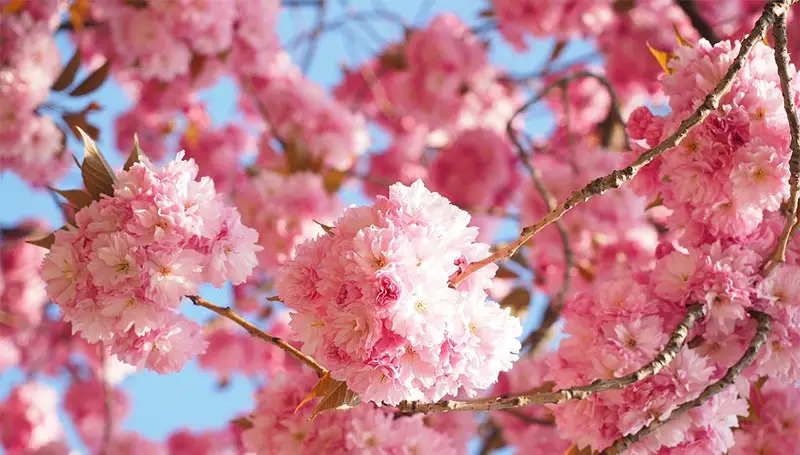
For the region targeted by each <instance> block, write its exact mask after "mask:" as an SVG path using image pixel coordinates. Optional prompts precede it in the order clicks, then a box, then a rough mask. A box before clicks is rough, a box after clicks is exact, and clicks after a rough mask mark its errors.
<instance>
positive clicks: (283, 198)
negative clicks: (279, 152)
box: [232, 170, 339, 274]
mask: <svg viewBox="0 0 800 455" xmlns="http://www.w3.org/2000/svg"><path fill="white" fill-rule="evenodd" d="M256 172H257V174H256V175H253V176H247V177H244V178H243V179H242V180H241V181H240V182H239V184H238V185H237V188H236V192H235V193H234V195H233V198H232V199H233V202H234V204H235V205H236V207H237V208H238V209H239V212H240V213H241V214H242V220H243V222H244V223H245V224H246V225H247V226H250V227H252V228H253V229H255V230H257V231H258V233H259V238H258V240H259V242H258V244H259V245H260V246H261V247H262V250H261V251H260V252H259V253H258V262H259V271H261V272H266V273H268V274H272V273H274V272H275V270H277V268H278V267H279V266H280V265H282V264H284V263H285V262H286V261H287V260H289V259H291V258H292V257H294V255H295V249H296V245H297V244H298V243H301V242H302V241H304V240H306V239H310V238H313V237H315V236H317V235H318V234H321V233H323V232H324V231H323V230H322V227H321V226H320V224H319V223H323V224H324V223H330V222H332V221H333V219H334V217H335V216H336V214H337V212H338V208H339V202H338V200H337V199H336V197H335V196H334V195H331V194H329V193H328V192H327V191H326V190H325V185H324V182H323V179H322V176H321V175H319V174H315V173H312V172H308V171H303V172H296V173H293V174H288V175H285V174H282V173H278V172H274V171H271V170H263V171H261V170H259V171H256Z"/></svg>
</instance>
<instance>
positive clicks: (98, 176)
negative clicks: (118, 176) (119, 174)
mask: <svg viewBox="0 0 800 455" xmlns="http://www.w3.org/2000/svg"><path fill="white" fill-rule="evenodd" d="M78 132H79V133H80V135H81V138H82V139H83V164H82V165H81V176H82V177H83V185H84V186H85V187H86V190H87V191H88V192H89V194H91V195H92V196H93V197H94V199H96V200H99V199H100V196H101V195H103V194H107V195H109V196H111V195H113V194H114V181H115V177H114V171H113V170H112V169H111V166H109V165H108V162H107V161H106V160H105V158H103V155H102V154H101V153H100V150H98V149H97V144H95V142H94V141H93V140H92V138H90V137H89V135H87V134H86V132H85V131H83V130H82V129H80V128H78Z"/></svg>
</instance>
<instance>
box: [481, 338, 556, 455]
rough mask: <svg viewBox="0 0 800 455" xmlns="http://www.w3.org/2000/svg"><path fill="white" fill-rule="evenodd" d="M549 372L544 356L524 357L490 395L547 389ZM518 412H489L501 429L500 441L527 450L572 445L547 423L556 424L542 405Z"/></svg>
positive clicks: (554, 451) (539, 450)
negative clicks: (501, 437)
mask: <svg viewBox="0 0 800 455" xmlns="http://www.w3.org/2000/svg"><path fill="white" fill-rule="evenodd" d="M548 355H551V354H548ZM549 371H550V368H549V367H548V365H547V357H541V356H527V357H524V358H522V359H520V360H519V362H517V363H515V364H514V368H512V369H511V371H509V372H508V373H503V374H501V375H500V379H499V380H498V381H497V384H496V385H495V386H494V387H493V388H492V396H507V395H511V394H515V393H528V392H530V391H532V390H539V389H543V388H546V387H547V385H546V382H547V381H546V378H547V375H548V373H549ZM545 391H546V390H545ZM518 412H519V413H521V414H522V415H518V414H516V413H515V414H511V413H508V412H501V411H493V412H492V413H491V417H492V422H494V423H496V424H497V425H498V426H499V427H500V428H502V430H503V440H505V441H506V442H507V443H508V445H510V446H512V447H515V448H517V450H524V451H526V452H528V453H564V452H565V451H566V450H567V449H569V447H570V446H571V445H572V443H571V442H570V441H568V440H565V439H562V437H561V436H560V435H559V432H558V430H557V429H556V427H555V425H547V423H548V422H553V423H555V417H554V416H553V412H552V411H551V410H550V409H547V408H546V407H544V406H527V407H525V408H521V409H519V410H518ZM530 419H535V421H533V422H532V421H531V420H530Z"/></svg>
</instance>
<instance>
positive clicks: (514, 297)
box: [500, 288, 531, 318]
mask: <svg viewBox="0 0 800 455" xmlns="http://www.w3.org/2000/svg"><path fill="white" fill-rule="evenodd" d="M530 304H531V293H530V291H528V290H527V289H525V288H514V289H512V290H511V292H509V293H508V295H507V296H505V297H504V298H503V300H501V301H500V306H501V307H503V308H508V309H509V310H511V314H513V315H514V316H517V317H520V318H521V317H523V316H524V315H525V312H527V311H528V306H530Z"/></svg>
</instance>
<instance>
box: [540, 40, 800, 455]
mask: <svg viewBox="0 0 800 455" xmlns="http://www.w3.org/2000/svg"><path fill="white" fill-rule="evenodd" d="M738 48H739V43H731V42H727V41H723V42H720V43H718V44H716V45H714V46H711V45H710V44H709V43H708V42H706V41H704V40H701V41H700V42H699V43H697V45H695V46H694V47H691V46H682V47H680V49H678V51H677V57H676V58H675V59H673V60H671V61H670V63H669V66H668V68H669V70H670V71H669V74H667V75H666V76H664V78H663V79H662V85H663V90H664V93H665V94H667V95H668V96H669V105H670V107H671V112H670V113H669V114H668V115H666V116H664V117H656V116H654V115H653V114H652V113H650V111H649V110H647V109H646V108H638V109H636V110H635V111H634V112H633V113H632V114H631V118H630V121H629V123H628V131H629V133H630V135H631V138H632V139H634V140H635V141H637V142H636V143H635V144H634V148H635V149H636V150H635V151H637V152H639V151H641V150H642V149H643V148H644V147H646V146H650V147H652V146H654V145H656V144H657V143H658V142H659V141H661V140H663V139H664V138H665V137H666V136H667V135H668V134H670V133H671V131H673V130H674V129H675V128H676V127H677V125H678V123H679V122H680V121H681V120H682V119H683V118H685V117H686V116H688V115H689V114H690V113H691V112H692V111H693V110H694V109H695V108H696V107H697V106H698V105H699V103H701V102H702V100H703V98H704V97H705V94H706V93H708V92H709V91H710V90H712V89H713V87H714V86H715V85H716V84H717V83H718V82H719V81H720V79H721V78H722V76H723V74H724V73H725V71H726V70H727V66H728V65H729V63H730V61H731V60H732V59H733V56H734V55H735V54H736V53H737V52H738ZM790 71H791V73H792V74H793V73H794V68H790ZM793 90H795V91H796V89H795V88H794V87H793ZM788 138H789V131H788V124H787V121H786V116H785V112H784V111H783V106H782V99H781V93H780V88H779V81H778V77H777V71H776V67H775V63H774V56H773V51H772V50H771V49H770V48H769V47H768V46H766V45H764V44H762V43H759V44H757V45H756V47H755V49H754V50H753V52H752V53H751V54H750V56H749V57H748V58H747V59H746V60H745V63H744V67H743V70H742V71H741V72H740V73H739V75H738V76H737V77H736V78H735V80H734V83H733V88H732V90H731V92H729V94H727V95H726V96H725V97H723V99H722V100H721V102H720V107H719V109H717V110H716V111H715V112H713V113H711V115H710V116H709V117H708V118H707V119H706V120H705V121H704V122H703V123H702V124H700V125H699V126H698V127H697V128H696V129H694V130H693V131H692V132H691V133H690V134H689V135H688V137H687V138H686V139H685V140H684V141H683V142H682V143H681V145H680V146H679V147H678V148H677V149H676V150H672V151H670V153H665V154H664V155H662V156H661V157H660V158H659V159H657V161H656V162H655V163H653V165H651V166H650V167H648V168H645V170H644V171H643V174H642V175H640V176H639V178H637V180H635V181H634V182H633V188H635V190H636V191H638V192H639V193H640V194H642V195H645V196H646V197H647V198H648V200H652V201H656V204H654V205H658V204H661V205H662V207H660V209H661V211H662V216H660V217H659V219H658V220H657V221H658V223H659V224H662V225H663V226H665V227H667V228H668V229H669V230H670V231H671V232H670V235H669V236H665V237H664V238H662V239H661V242H660V244H659V245H658V246H657V248H656V249H655V257H654V258H653V260H652V261H645V262H644V263H640V264H639V265H638V266H636V267H635V268H634V270H625V271H620V270H617V271H616V272H615V273H613V274H604V275H602V276H600V277H599V278H595V280H594V281H593V287H592V288H591V289H585V290H584V291H583V292H579V293H578V294H576V295H575V296H574V298H572V299H570V300H568V301H567V303H566V306H565V310H564V312H563V317H564V319H565V328H564V331H565V333H567V334H568V335H569V337H568V338H567V339H565V340H564V341H562V342H561V344H560V346H559V349H558V352H557V353H556V354H555V356H554V357H553V358H552V359H551V360H550V361H549V366H550V367H551V372H550V375H549V378H550V379H552V380H553V381H554V382H555V384H556V386H557V387H568V386H572V385H577V384H585V383H589V382H591V381H592V380H595V379H598V378H600V379H606V378H614V377H620V376H622V375H625V374H628V373H631V372H632V371H634V370H636V369H637V368H639V367H641V366H642V365H644V364H646V363H648V362H650V361H651V360H652V359H654V358H655V356H656V354H657V352H658V351H659V350H660V349H661V347H662V346H663V345H664V344H665V343H666V341H667V339H668V337H669V335H670V333H671V331H672V330H673V329H674V328H675V327H676V326H677V324H678V322H679V319H680V318H681V317H682V315H683V314H685V312H686V307H687V306H689V305H691V304H701V305H703V306H704V309H705V313H706V316H705V318H703V320H702V321H700V322H698V323H697V324H696V327H695V329H694V330H693V331H692V332H691V333H690V334H689V339H692V338H693V337H695V336H696V335H700V336H701V337H699V338H697V339H698V340H701V342H699V343H696V344H694V345H693V346H692V347H691V348H684V349H682V350H681V351H680V352H679V353H678V355H677V358H676V359H675V360H674V361H673V362H672V363H670V364H669V365H668V366H667V367H666V368H664V370H662V371H661V372H660V373H659V374H657V375H654V376H651V377H648V378H646V379H644V380H642V381H639V382H637V383H635V384H633V385H631V386H628V387H626V388H625V389H622V390H614V391H607V392H604V393H601V394H597V395H593V396H592V397H590V398H588V399H586V400H582V401H579V402H569V403H567V404H565V405H563V406H559V407H556V408H554V411H555V414H556V418H557V422H558V425H559V428H560V429H561V430H562V435H563V436H565V437H567V438H569V439H571V440H573V441H575V442H576V443H577V444H578V445H579V446H581V447H583V446H591V447H593V448H596V449H600V448H604V447H608V446H609V445H610V444H611V443H613V442H614V441H615V440H616V439H619V438H620V437H622V436H624V435H626V434H630V433H633V432H636V431H638V430H639V429H641V428H643V427H644V426H646V425H648V424H650V423H651V422H652V421H653V420H654V419H657V418H664V417H666V416H669V415H670V413H671V412H672V411H673V410H674V409H675V408H676V407H677V406H678V405H680V404H681V403H684V402H686V401H688V400H691V399H694V398H696V397H697V396H698V395H699V394H700V392H701V391H702V390H703V389H704V388H705V387H706V386H707V385H708V384H710V383H712V382H713V381H716V380H719V379H720V378H721V377H722V376H723V375H724V374H725V372H726V371H727V369H728V367H730V366H731V365H733V364H734V363H735V362H736V361H737V360H738V359H739V358H740V357H741V356H742V355H743V353H744V352H745V350H746V349H747V347H748V345H749V343H750V340H751V338H752V337H753V335H754V333H755V322H754V321H753V319H752V318H750V317H749V316H748V312H749V311H751V310H759V311H763V312H765V313H767V314H769V315H770V316H771V319H772V330H771V332H770V334H769V337H768V340H767V343H766V344H765V345H764V346H763V348H762V349H761V351H760V353H759V355H758V357H757V358H756V361H755V362H754V364H753V366H751V367H750V368H748V369H747V370H745V372H744V373H743V375H742V376H741V378H740V381H739V387H730V388H728V389H726V390H725V391H724V392H722V393H720V394H718V395H715V396H714V397H713V398H711V399H709V400H707V401H705V402H704V403H703V404H702V406H700V407H697V408H694V409H692V410H691V411H689V412H688V413H686V414H684V415H682V416H680V417H678V418H676V419H674V420H672V421H670V422H669V423H667V424H665V425H663V426H661V427H660V428H659V429H657V430H656V431H655V432H654V433H653V434H652V435H651V436H649V437H647V438H644V439H643V440H642V441H640V442H638V443H636V444H635V445H634V446H633V447H632V448H631V451H632V453H662V452H663V451H666V450H669V453H673V452H681V453H683V452H686V451H688V452H691V453H724V452H727V451H729V450H731V448H732V447H734V444H735V443H736V442H737V441H738V439H737V438H736V437H735V435H734V433H733V430H732V429H733V428H734V427H736V426H737V422H746V421H747V419H744V417H745V416H747V415H748V404H747V398H749V396H748V393H747V390H748V388H749V386H750V385H751V384H750V382H751V381H752V387H754V388H755V387H757V382H755V381H756V380H757V379H758V378H760V377H764V376H768V377H769V378H770V379H769V382H770V383H772V385H773V386H774V387H778V388H780V387H782V384H792V383H794V382H795V381H797V380H798V379H800V356H798V354H797V353H798V352H800V351H798V349H800V332H799V331H798V330H797V328H796V322H795V321H797V317H798V314H800V313H798V308H800V300H798V299H797V298H796V296H797V295H798V290H800V288H798V283H800V268H798V265H797V261H798V256H797V254H796V253H797V251H796V249H795V248H792V249H790V251H789V255H788V264H783V265H780V266H778V267H777V268H776V269H775V270H774V271H773V272H772V273H771V274H768V275H767V277H766V278H764V277H763V276H762V264H763V263H764V260H765V258H766V257H767V256H768V255H769V254H770V252H771V251H772V250H773V249H774V247H775V244H776V242H777V236H778V234H779V233H780V231H781V229H782V227H783V223H784V217H783V216H782V215H781V214H780V213H779V212H778V210H779V208H780V205H781V203H782V201H783V199H784V198H785V197H786V196H788V184H787V181H788V158H789V157H788V153H789V151H788ZM587 205H588V204H587ZM795 243H796V242H795ZM758 387H760V386H758ZM754 406H756V405H755V404H753V402H752V400H751V403H750V408H751V409H750V412H751V413H752V411H753V407H754ZM751 428H752V427H751ZM745 439H746V438H745ZM755 443H758V442H757V441H756V442H755ZM734 450H740V449H734ZM692 451H693V452H692Z"/></svg>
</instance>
